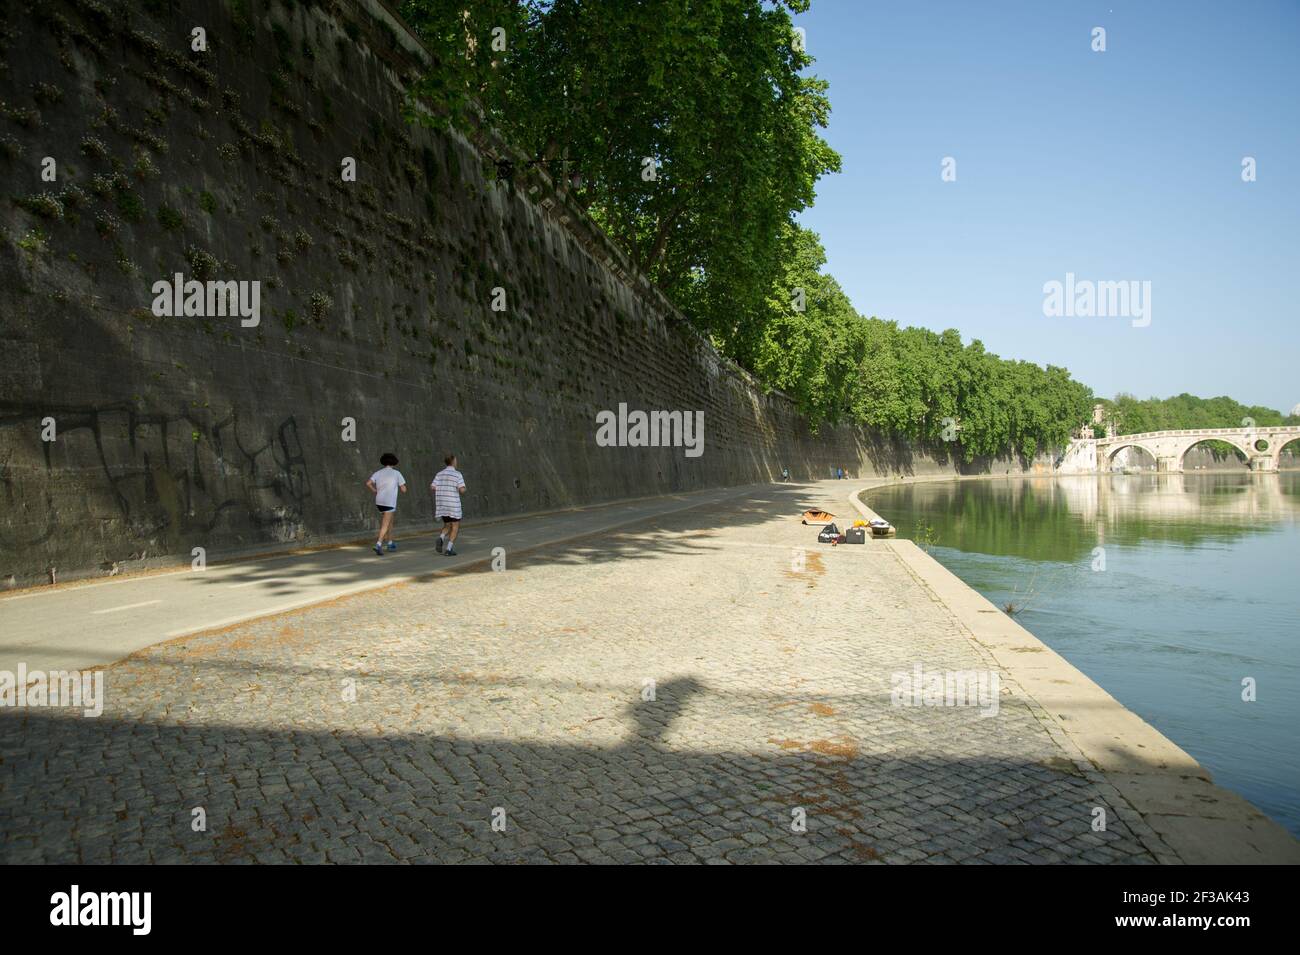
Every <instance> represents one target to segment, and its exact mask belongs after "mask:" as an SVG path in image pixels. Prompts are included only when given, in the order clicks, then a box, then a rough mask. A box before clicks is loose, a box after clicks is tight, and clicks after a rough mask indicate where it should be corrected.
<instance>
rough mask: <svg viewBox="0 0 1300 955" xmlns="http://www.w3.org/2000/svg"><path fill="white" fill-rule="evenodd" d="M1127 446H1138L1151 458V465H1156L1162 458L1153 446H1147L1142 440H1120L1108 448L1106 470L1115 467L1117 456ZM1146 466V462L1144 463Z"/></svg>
mask: <svg viewBox="0 0 1300 955" xmlns="http://www.w3.org/2000/svg"><path fill="white" fill-rule="evenodd" d="M1125 448H1137V449H1138V450H1139V451H1141V452H1142V453H1143V454H1145V455H1146V456H1147V457H1149V458H1150V459H1151V462H1150V463H1151V466H1152V467H1155V466H1156V462H1158V461H1159V460H1160V458H1159V456H1158V455H1157V454H1156V453H1155V451H1153V450H1152V449H1151V448H1149V447H1147V446H1146V445H1145V444H1143V443H1142V442H1141V441H1120V442H1117V443H1116V444H1114V445H1113V446H1111V447H1110V448H1107V449H1106V470H1107V471H1110V470H1113V469H1114V467H1115V458H1116V457H1117V456H1118V455H1119V453H1120V452H1121V451H1123V450H1124V449H1125ZM1143 466H1144V467H1145V466H1146V465H1145V463H1144V464H1143Z"/></svg>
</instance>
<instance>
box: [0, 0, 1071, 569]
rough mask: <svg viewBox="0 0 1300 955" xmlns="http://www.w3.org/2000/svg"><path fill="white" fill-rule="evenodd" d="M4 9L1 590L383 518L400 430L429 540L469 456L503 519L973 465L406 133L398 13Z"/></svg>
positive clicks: (581, 229) (214, 1)
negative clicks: (187, 286)
mask: <svg viewBox="0 0 1300 955" xmlns="http://www.w3.org/2000/svg"><path fill="white" fill-rule="evenodd" d="M0 11H2V12H0V52H2V53H3V56H2V57H0V59H2V61H3V64H4V69H3V71H2V72H0V101H2V102H0V165H3V167H4V175H5V181H6V183H8V188H7V191H6V195H5V196H4V197H3V202H2V203H0V232H2V233H3V239H0V314H3V316H4V317H3V325H2V326H0V498H2V500H3V509H2V511H3V513H2V514H0V585H7V586H15V585H24V584H30V583H38V582H42V581H45V580H48V579H49V578H50V575H51V571H52V570H53V571H54V572H56V573H57V574H58V576H59V578H60V579H63V578H67V577H69V576H80V575H89V574H97V573H113V572H117V571H119V570H127V569H131V568H132V567H138V566H141V565H144V564H147V563H152V562H156V561H159V560H164V561H175V560H178V559H184V560H188V559H189V555H190V553H191V551H192V549H193V548H194V547H204V548H205V549H206V551H207V554H208V557H209V559H213V558H216V557H220V556H223V555H234V554H238V553H248V552H256V551H266V550H272V549H276V548H282V547H289V546H301V545H303V544H310V543H319V542H327V541H333V540H341V539H347V538H355V537H358V536H360V535H363V534H365V533H368V532H369V531H370V529H371V528H372V527H373V526H374V507H373V501H372V499H371V498H370V496H369V495H368V494H367V493H366V491H365V490H364V487H363V482H364V481H365V479H366V477H367V476H368V475H369V474H370V473H371V471H373V470H374V469H375V467H376V466H377V459H378V457H379V455H380V453H381V452H384V451H393V452H395V453H396V454H397V455H398V456H399V457H400V458H401V470H402V471H403V472H404V473H405V475H406V477H407V479H408V480H409V481H410V483H411V485H412V488H413V490H414V492H415V493H413V494H410V495H408V496H406V497H404V498H403V499H402V507H401V512H400V517H399V527H406V528H410V527H412V526H413V525H415V524H416V523H424V522H427V521H429V520H430V519H431V518H432V516H433V515H432V507H431V502H430V501H429V499H428V496H427V493H426V491H425V488H426V487H427V485H428V482H429V481H430V479H431V478H432V476H433V474H434V473H435V472H436V471H437V470H438V468H439V467H440V466H441V457H442V454H443V453H444V451H445V450H454V451H456V452H458V453H459V454H460V456H461V463H462V470H463V471H464V472H465V474H466V478H467V482H468V485H469V493H468V495H467V499H466V502H465V504H466V511H467V513H468V514H469V515H470V516H471V517H483V516H488V515H503V514H510V513H519V512H528V511H537V510H545V509H550V508H555V507H560V506H566V505H574V504H582V503H589V502H597V501H603V500H609V499H615V498H622V497H629V496H642V495H653V494H661V493H670V492H675V491H686V490H691V489H696V488H704V487H709V486H721V485H732V484H743V483H749V482H754V481H764V480H769V479H773V478H775V477H777V476H778V475H779V474H780V471H781V469H782V468H783V467H788V468H789V469H790V472H791V476H792V477H794V478H796V479H798V478H809V477H825V476H828V475H829V474H830V473H831V470H832V469H833V468H834V467H836V466H842V467H844V468H846V469H847V470H848V472H849V473H850V474H853V475H857V474H886V473H935V472H939V471H949V472H951V471H954V470H957V469H958V466H957V464H956V463H955V462H953V461H951V460H948V459H946V458H945V457H944V455H943V454H942V452H939V453H938V455H937V456H936V455H933V454H928V453H925V452H923V451H920V450H914V449H911V448H909V447H907V446H906V445H904V444H901V443H898V442H895V441H891V440H889V439H887V438H882V437H879V436H874V435H871V434H866V433H863V432H861V431H857V430H852V429H848V428H839V429H823V430H822V432H821V433H819V434H813V433H812V432H811V431H810V430H809V428H808V427H807V425H806V423H805V422H804V421H803V420H802V419H801V418H800V417H799V415H798V414H797V413H796V411H795V409H794V408H793V407H792V406H791V404H790V402H789V401H787V400H786V399H785V398H784V397H782V396H781V395H771V394H764V393H763V391H762V389H761V388H759V387H758V386H757V384H756V383H755V382H754V381H753V380H752V379H751V378H750V377H749V376H748V375H746V374H745V373H743V372H742V371H741V370H739V369H738V368H736V367H735V366H734V365H732V364H730V363H729V362H727V361H726V360H723V359H721V358H720V357H719V356H718V354H717V353H716V352H715V351H714V349H713V348H712V347H711V346H710V345H709V344H708V343H707V342H706V341H704V340H702V339H701V338H700V337H699V336H698V335H696V334H695V333H694V332H693V331H692V330H691V329H689V328H688V327H687V326H686V325H685V323H684V321H683V319H682V318H681V316H680V315H679V314H677V313H675V312H674V311H673V309H672V308H671V307H670V306H669V305H668V303H667V302H666V301H665V300H664V299H663V297H662V296H661V295H659V294H658V293H657V291H656V290H654V289H653V288H651V287H650V286H649V285H648V284H647V283H646V282H645V281H644V280H643V279H640V278H638V277H636V276H635V275H634V274H633V273H632V271H631V270H630V268H629V267H628V266H627V263H626V261H625V260H624V259H623V257H622V256H621V255H620V254H619V252H618V250H617V249H615V248H614V247H613V246H612V245H611V244H610V243H609V242H608V241H607V240H606V239H605V238H604V237H603V236H602V235H601V234H600V233H599V232H598V230H596V229H594V227H593V226H592V225H591V223H590V222H589V221H588V220H586V219H585V217H584V216H583V215H582V214H581V213H580V212H579V211H577V210H576V209H574V208H572V207H571V206H570V204H569V203H567V201H566V199H565V197H564V196H563V194H561V193H557V192H556V191H555V190H554V189H553V188H552V187H551V186H550V184H549V183H548V182H547V181H545V180H544V179H543V178H541V177H540V176H536V175H532V176H531V177H528V178H525V177H519V178H518V179H516V181H515V183H514V184H513V185H510V184H504V183H498V182H495V181H493V179H492V178H491V177H490V176H487V175H485V170H486V168H487V165H486V164H485V161H484V155H483V152H482V151H481V149H480V148H478V147H475V146H473V145H471V144H470V143H469V142H468V141H466V140H465V139H463V138H461V137H460V136H457V135H452V134H448V133H442V132H435V131H432V130H429V129H425V128H422V127H417V126H413V125H411V124H409V123H407V122H405V121H403V119H402V116H401V108H402V105H403V102H404V98H405V97H404V84H405V83H406V82H407V81H408V80H409V78H410V77H411V76H412V75H414V74H415V72H416V71H418V70H420V69H421V68H422V66H423V63H422V59H421V57H422V53H421V50H420V48H419V46H418V44H417V43H416V42H415V41H414V40H413V38H412V37H411V36H410V35H409V33H407V32H406V31H405V28H404V26H403V25H402V24H401V23H400V22H399V21H398V20H396V19H395V18H394V17H393V16H392V15H391V13H389V12H388V10H387V8H386V7H384V6H383V5H381V4H380V3H379V2H377V0H334V2H306V0H298V2H276V0H230V2H220V0H141V2H116V0H29V2H23V0H7V2H4V3H3V5H0ZM196 29H201V30H202V31H203V40H204V45H205V47H206V49H204V50H201V51H196V50H194V49H193V48H192V47H193V46H194V45H195V41H194V37H195V33H194V31H195V30H196ZM346 159H352V160H355V164H356V178H355V181H345V180H344V178H343V175H342V173H343V170H344V163H345V160H346ZM51 162H52V165H51ZM50 170H52V171H53V173H54V176H55V178H54V179H53V181H47V180H46V179H44V178H43V176H42V173H43V172H47V173H48V171H50ZM177 273H180V274H182V275H183V276H184V278H185V280H198V281H209V280H212V281H218V280H219V281H236V282H246V283H252V282H257V283H259V285H258V289H259V296H260V298H259V308H260V313H259V319H260V320H259V323H258V324H257V325H256V326H249V327H245V326H244V325H243V324H242V323H241V319H240V318H239V317H221V316H213V315H211V314H207V315H188V316H187V315H179V316H166V315H163V316H160V315H158V314H156V312H155V309H154V307H153V306H154V300H155V295H154V292H153V285H154V283H155V282H158V281H159V280H170V279H171V278H172V277H173V276H174V275H175V274H177ZM251 287H252V286H251V284H250V285H249V286H246V288H249V289H251ZM494 290H501V291H500V292H494ZM494 295H495V296H496V297H497V301H498V302H503V303H504V309H503V310H500V311H495V310H493V307H492V306H493V304H494ZM620 403H625V404H626V405H627V406H628V408H629V409H632V410H636V409H643V410H661V409H662V410H679V411H683V412H694V411H703V412H704V422H705V424H704V446H703V453H702V454H700V455H699V456H698V457H690V456H687V455H686V454H685V453H684V449H683V448H680V447H671V448H629V447H602V446H599V445H598V444H597V442H596V439H595V435H596V424H595V419H596V415H597V414H598V413H599V412H600V411H603V410H616V409H617V408H618V407H619V405H620ZM51 438H52V440H48V439H51ZM1036 467H1037V468H1039V469H1044V468H1048V467H1050V462H1047V461H1040V462H1038V464H1037V465H1036ZM974 469H975V470H992V471H998V472H1002V471H1018V470H1020V464H1019V463H1017V462H981V463H979V464H977V465H976V466H975V468H974Z"/></svg>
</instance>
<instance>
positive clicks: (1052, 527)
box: [864, 471, 1300, 835]
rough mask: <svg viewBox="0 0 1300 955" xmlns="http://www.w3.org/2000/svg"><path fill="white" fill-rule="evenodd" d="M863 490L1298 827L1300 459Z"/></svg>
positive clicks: (1218, 775) (1218, 777) (961, 573)
mask: <svg viewBox="0 0 1300 955" xmlns="http://www.w3.org/2000/svg"><path fill="white" fill-rule="evenodd" d="M864 499H865V500H866V502H867V503H868V504H869V505H870V506H871V507H872V508H873V509H874V510H875V511H876V512H878V513H879V514H881V515H882V516H883V517H885V518H886V519H888V520H889V521H891V522H892V523H893V524H894V525H895V526H896V527H897V528H898V533H899V536H900V537H907V538H911V539H913V540H915V541H917V543H919V544H922V546H925V547H927V549H929V551H930V553H931V555H932V556H933V557H934V558H935V559H936V560H938V561H939V562H940V563H942V564H943V565H944V566H945V567H947V568H948V569H949V570H951V571H952V572H953V573H954V574H956V575H957V576H958V577H960V578H961V579H962V580H964V581H965V582H966V583H967V584H969V585H970V586H971V587H973V588H974V589H976V590H978V591H979V592H980V593H981V594H983V595H984V596H985V597H987V598H988V599H989V600H991V601H992V602H993V603H994V604H995V605H996V606H998V607H1003V608H1006V607H1007V605H1011V607H1012V609H1013V612H1014V615H1015V618H1016V620H1017V621H1018V622H1019V623H1021V624H1022V625H1023V626H1024V627H1026V628H1027V629H1028V630H1030V631H1032V632H1033V633H1034V635H1035V636H1037V637H1038V638H1039V639H1040V640H1042V641H1043V642H1044V643H1046V644H1047V645H1048V646H1050V647H1051V648H1052V649H1054V650H1055V651H1056V652H1058V653H1060V654H1061V655H1062V656H1064V657H1065V658H1066V659H1067V660H1069V661H1070V662H1071V663H1072V664H1074V665H1075V666H1076V667H1078V668H1079V669H1080V670H1082V671H1083V672H1084V673H1086V674H1087V675H1088V676H1089V677H1091V678H1092V679H1093V680H1094V681H1096V682H1097V683H1099V684H1100V685H1101V686H1103V687H1104V688H1105V689H1106V690H1107V692H1109V693H1110V694H1111V695H1112V696H1114V697H1115V698H1116V699H1118V700H1119V701H1120V702H1121V703H1123V704H1124V705H1125V706H1127V707H1128V708H1129V709H1130V710H1132V711H1133V712H1135V713H1137V714H1138V715H1139V716H1141V717H1142V718H1143V719H1145V720H1146V721H1147V722H1148V723H1150V724H1151V725H1153V726H1155V727H1156V728H1157V729H1158V730H1160V732H1162V733H1164V735H1165V736H1167V737H1169V738H1170V739H1171V740H1173V741H1174V742H1175V743H1177V744H1178V745H1179V746H1181V747H1182V748H1183V749H1184V750H1186V751H1187V752H1188V753H1190V754H1191V755H1192V756H1193V757H1194V758H1195V759H1196V760H1197V761H1198V762H1199V763H1200V764H1201V765H1202V766H1204V767H1205V768H1206V769H1208V770H1210V772H1211V773H1213V775H1214V778H1215V781H1216V782H1218V783H1219V784H1220V785H1223V786H1226V787H1228V788H1230V789H1233V790H1235V791H1236V792H1238V793H1240V794H1241V795H1243V796H1245V797H1246V798H1247V799H1249V800H1250V801H1251V802H1253V803H1254V804H1255V805H1256V806H1258V807H1259V808H1260V809H1262V810H1263V811H1264V812H1266V813H1268V814H1269V815H1270V816H1272V817H1273V818H1274V819H1276V820H1277V821H1278V822H1279V823H1281V824H1282V825H1284V826H1286V827H1287V828H1288V829H1289V830H1290V831H1291V832H1292V833H1295V834H1297V835H1300V745H1298V744H1297V737H1298V735H1300V734H1298V732H1297V731H1298V730H1300V472H1296V471H1289V472H1288V471H1283V472H1280V473H1277V474H1252V473H1250V472H1245V471H1243V472H1235V473H1226V472H1225V473H1200V474H1167V475H1159V474H1154V473H1152V474H1132V475H1120V474H1115V475H1098V476H1091V475H1090V476H1086V477H1059V478H991V479H988V480H973V481H944V482H928V483H916V484H901V485H893V486H886V487H882V488H878V489H876V490H873V491H868V492H867V493H866V494H865V495H864ZM1246 680H1251V681H1253V685H1254V689H1255V695H1256V698H1255V700H1254V701H1253V702H1246V701H1244V700H1243V693H1245V692H1246V687H1245V686H1244V685H1243V681H1246Z"/></svg>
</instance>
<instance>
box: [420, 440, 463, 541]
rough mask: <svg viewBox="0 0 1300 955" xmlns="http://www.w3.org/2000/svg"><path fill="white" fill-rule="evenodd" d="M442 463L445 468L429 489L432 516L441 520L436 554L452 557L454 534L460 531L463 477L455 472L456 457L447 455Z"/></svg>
mask: <svg viewBox="0 0 1300 955" xmlns="http://www.w3.org/2000/svg"><path fill="white" fill-rule="evenodd" d="M443 462H444V463H445V464H446V465H447V466H446V467H445V468H443V469H442V470H441V471H439V472H438V476H437V477H435V478H434V479H433V483H432V484H430V485H429V487H430V488H431V489H432V490H433V516H434V517H441V518H442V533H441V534H439V535H438V553H439V554H442V553H446V555H447V556H448V557H452V556H454V555H455V553H456V548H455V546H454V545H455V543H456V534H457V533H458V532H459V531H460V519H461V516H462V515H461V509H460V496H461V495H462V494H464V493H465V477H464V475H462V474H461V473H460V472H459V471H457V470H456V455H454V454H449V455H447V456H446V457H445V458H443ZM444 547H445V548H446V550H445V551H444V550H443V548H444Z"/></svg>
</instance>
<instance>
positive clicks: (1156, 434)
mask: <svg viewBox="0 0 1300 955" xmlns="http://www.w3.org/2000/svg"><path fill="white" fill-rule="evenodd" d="M1220 434H1221V435H1231V436H1238V435H1240V436H1242V437H1245V436H1246V435H1265V434H1300V425H1262V426H1260V427H1256V428H1189V429H1186V430H1182V431H1143V432H1140V433H1139V434H1117V435H1115V436H1114V437H1113V438H1098V439H1097V441H1098V443H1103V444H1113V443H1115V442H1116V441H1140V440H1142V439H1144V438H1173V437H1188V436H1189V435H1204V436H1205V437H1206V438H1212V437H1214V436H1215V435H1220Z"/></svg>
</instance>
